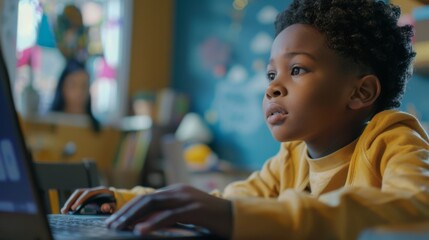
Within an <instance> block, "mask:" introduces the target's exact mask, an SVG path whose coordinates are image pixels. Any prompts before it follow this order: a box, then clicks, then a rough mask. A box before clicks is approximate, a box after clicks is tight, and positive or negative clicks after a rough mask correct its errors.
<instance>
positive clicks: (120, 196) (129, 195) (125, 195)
mask: <svg viewBox="0 0 429 240" xmlns="http://www.w3.org/2000/svg"><path fill="white" fill-rule="evenodd" d="M109 190H111V191H113V194H114V196H115V200H116V209H115V210H118V209H120V208H121V207H122V206H124V205H125V204H126V203H127V202H129V201H130V200H131V199H133V198H134V197H136V196H138V195H145V194H149V193H152V192H154V191H155V189H153V188H146V187H141V186H135V187H133V188H132V189H130V190H129V189H117V188H114V187H110V188H109Z"/></svg>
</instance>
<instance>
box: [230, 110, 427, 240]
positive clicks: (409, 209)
mask: <svg viewBox="0 0 429 240" xmlns="http://www.w3.org/2000/svg"><path fill="white" fill-rule="evenodd" d="M397 117H398V116H397ZM400 117H401V116H399V118H400ZM374 125H375V126H374ZM369 127H374V129H371V131H370V134H368V135H365V134H363V135H362V137H361V138H363V140H362V142H360V143H358V145H357V147H356V151H357V152H356V156H355V157H354V159H352V162H351V165H350V168H351V170H350V172H349V176H348V179H347V184H346V186H345V187H343V188H340V189H338V190H335V191H332V192H329V193H326V194H323V195H321V196H319V197H318V198H316V197H313V196H311V195H310V194H307V193H304V192H299V191H296V190H293V189H287V190H285V191H283V192H280V194H279V196H278V197H277V198H269V199H267V198H265V199H264V198H252V199H249V198H233V199H232V202H233V214H234V227H233V239H285V238H287V239H356V238H358V236H359V234H361V233H362V231H363V230H365V229H368V228H371V227H376V226H380V225H385V224H406V223H415V222H422V221H429V145H428V139H427V135H426V133H425V132H424V131H423V130H422V129H421V128H420V127H419V126H418V123H417V122H416V121H414V120H410V119H409V118H408V117H405V118H404V119H402V120H398V119H396V118H394V119H391V120H389V121H387V122H375V123H373V124H372V126H369ZM359 141H360V140H359Z"/></svg>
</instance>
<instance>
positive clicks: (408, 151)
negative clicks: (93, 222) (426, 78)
mask: <svg viewBox="0 0 429 240" xmlns="http://www.w3.org/2000/svg"><path fill="white" fill-rule="evenodd" d="M399 15H400V11H399V9H398V8H397V7H394V6H392V5H387V4H385V3H383V2H381V1H370V0H295V1H294V2H293V3H292V4H291V5H290V6H289V8H288V9H287V10H285V11H284V12H282V13H280V14H279V15H278V17H277V20H276V23H275V27H276V38H275V40H274V43H273V45H272V50H271V58H270V62H269V64H268V68H267V78H268V81H269V85H268V87H267V90H266V94H265V97H264V100H263V108H264V111H265V119H266V122H267V125H268V127H269V128H270V131H271V132H272V135H273V136H274V137H275V138H276V139H277V140H278V141H280V142H282V144H281V148H280V150H279V152H278V153H277V155H275V156H274V157H273V158H271V159H269V160H268V161H267V162H266V164H265V165H264V166H263V168H262V169H261V170H260V171H258V172H255V173H253V174H252V175H251V176H250V177H249V178H248V179H247V180H245V181H241V182H236V183H232V184H231V185H229V186H228V187H227V188H226V189H225V191H224V192H223V194H222V195H219V196H221V197H222V198H220V197H219V196H213V195H209V194H206V193H204V192H201V191H198V190H196V189H194V188H192V187H190V186H184V185H176V186H170V187H167V188H165V189H162V190H161V191H156V192H153V190H152V189H147V188H141V187H136V188H134V189H132V190H130V191H127V190H117V189H106V188H96V189H87V190H85V189H84V190H77V191H76V192H75V193H74V194H73V196H72V197H71V198H70V199H69V201H68V203H66V204H65V206H64V208H63V212H64V213H65V212H67V211H68V210H69V209H70V208H71V209H75V208H76V206H78V205H79V204H80V202H82V201H84V200H85V199H87V198H88V197H90V196H92V195H95V194H99V193H110V194H113V195H114V196H115V199H116V203H112V204H107V205H104V206H103V209H104V211H116V210H118V211H116V212H115V213H114V214H113V215H112V216H111V217H110V218H109V219H108V220H107V224H108V226H110V227H112V228H124V227H126V226H127V225H133V224H136V225H135V227H134V230H135V231H136V232H139V233H146V232H148V231H151V230H154V229H158V228H161V227H165V226H168V225H171V224H173V223H175V222H185V223H194V224H197V225H200V226H204V227H206V228H208V229H210V230H211V231H212V232H214V233H216V234H218V235H219V236H222V237H226V238H233V239H285V238H290V239H355V238H357V237H358V236H359V234H360V233H361V232H362V231H363V230H365V229H367V228H370V227H374V226H378V225H383V224H393V223H410V222H419V221H424V220H429V161H428V160H429V145H428V136H427V134H426V133H425V131H424V130H423V129H422V127H421V126H420V124H419V123H418V121H417V120H416V119H415V118H414V117H412V116H410V115H408V114H406V113H402V112H399V111H397V110H393V109H394V108H396V107H398V106H399V104H400V98H401V95H402V93H403V91H404V87H405V83H406V81H407V79H408V78H409V77H410V75H411V73H410V68H411V66H410V64H411V61H412V59H413V57H414V56H415V53H414V52H413V50H412V47H411V43H410V38H411V36H412V29H411V27H409V26H405V27H398V26H397V20H398V17H399ZM131 199H132V200H131Z"/></svg>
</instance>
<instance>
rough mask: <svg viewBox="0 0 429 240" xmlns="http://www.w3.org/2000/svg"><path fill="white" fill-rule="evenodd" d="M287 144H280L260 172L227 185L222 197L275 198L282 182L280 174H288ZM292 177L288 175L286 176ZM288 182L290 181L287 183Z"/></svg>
mask: <svg viewBox="0 0 429 240" xmlns="http://www.w3.org/2000/svg"><path fill="white" fill-rule="evenodd" d="M287 148H288V147H287V144H282V145H281V147H280V150H279V152H278V153H277V154H276V155H275V156H274V157H272V158H271V159H269V160H268V161H267V162H265V164H264V166H263V167H262V169H261V170H260V171H256V172H253V173H252V174H251V175H250V176H249V177H248V178H247V179H246V180H243V181H237V182H233V183H231V184H229V185H228V186H227V187H226V188H225V189H224V191H223V194H222V197H224V198H236V197H265V198H270V197H276V196H278V194H279V191H280V187H281V186H280V183H281V182H283V181H282V180H281V179H280V177H281V176H282V175H283V174H281V173H285V172H290V168H291V164H290V162H288V161H285V159H287V157H288V155H289V152H288V150H287ZM286 177H289V178H291V177H292V176H291V175H290V174H289V175H288V176H286ZM289 182H290V181H289Z"/></svg>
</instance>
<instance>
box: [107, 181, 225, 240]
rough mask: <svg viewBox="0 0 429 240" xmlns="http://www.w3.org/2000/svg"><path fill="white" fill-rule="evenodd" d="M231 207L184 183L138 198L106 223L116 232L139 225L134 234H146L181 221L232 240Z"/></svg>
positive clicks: (223, 201)
mask: <svg viewBox="0 0 429 240" xmlns="http://www.w3.org/2000/svg"><path fill="white" fill-rule="evenodd" d="M231 206H232V204H231V202H230V201H228V200H225V199H221V198H218V197H214V196H212V195H210V194H207V193H205V192H202V191H200V190H197V189H195V188H193V187H191V186H187V185H182V184H180V185H173V186H169V187H166V188H163V189H160V190H158V191H157V192H155V193H152V194H149V195H142V196H137V197H135V198H134V199H133V200H131V201H130V202H129V203H127V204H126V205H124V206H123V207H122V208H121V209H120V210H119V211H118V212H116V213H114V214H113V215H112V216H110V217H109V218H108V219H107V220H106V223H107V225H108V226H109V227H111V228H115V229H124V228H126V227H128V226H133V225H135V226H134V231H135V232H137V233H139V234H144V233H149V232H150V231H153V230H157V229H161V228H165V227H168V226H171V225H173V224H175V223H177V222H180V223H188V224H195V225H198V226H201V227H205V228H207V229H209V230H211V231H212V232H213V233H215V234H217V235H219V236H220V237H225V238H230V237H231V234H232V209H231V208H232V207H231Z"/></svg>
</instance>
